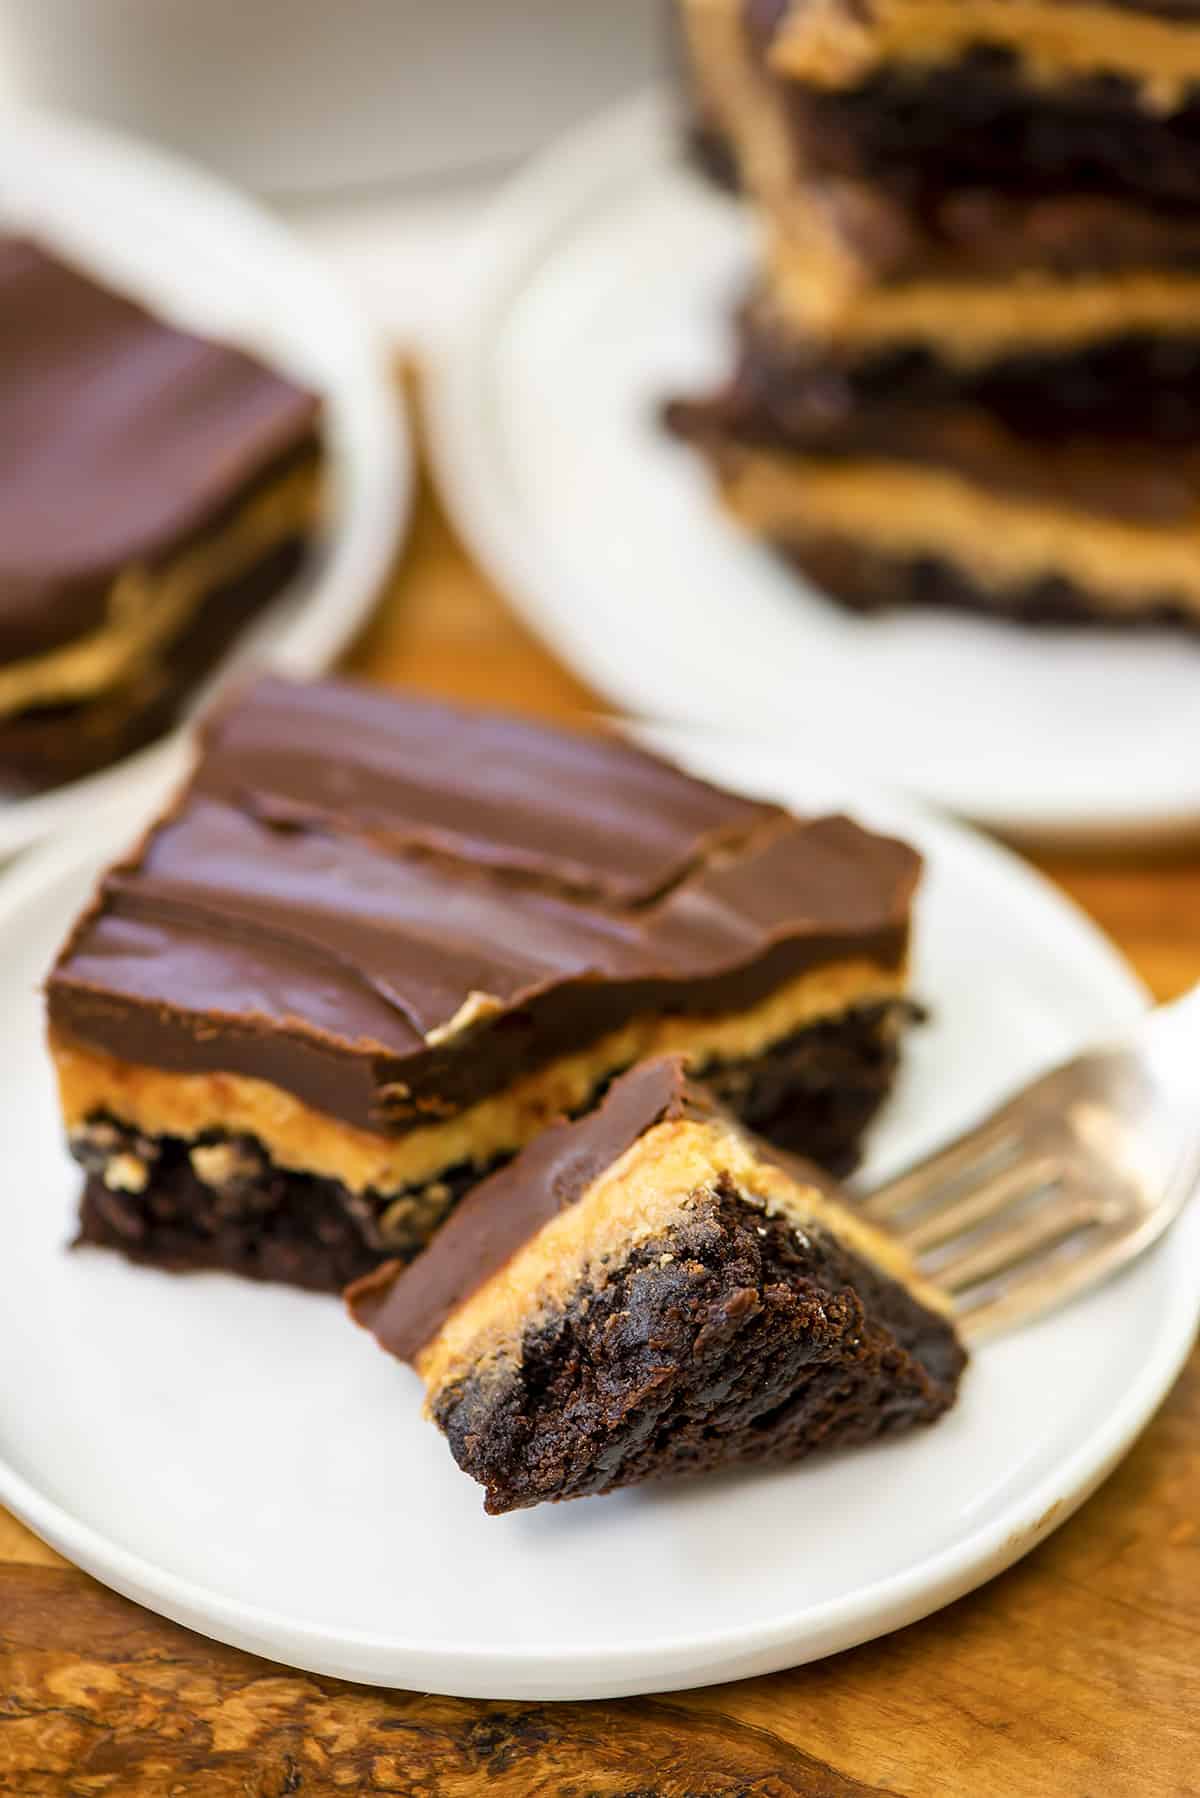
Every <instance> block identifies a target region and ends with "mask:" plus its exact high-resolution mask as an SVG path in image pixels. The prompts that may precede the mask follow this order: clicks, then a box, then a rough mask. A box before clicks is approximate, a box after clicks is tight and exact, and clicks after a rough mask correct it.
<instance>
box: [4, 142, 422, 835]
mask: <svg viewBox="0 0 1200 1798" xmlns="http://www.w3.org/2000/svg"><path fill="white" fill-rule="evenodd" d="M0 227H2V228H3V229H6V230H7V229H10V228H15V229H21V230H25V229H28V230H30V231H32V232H33V233H34V234H36V235H37V236H39V237H41V238H43V239H44V240H46V241H48V242H49V243H51V244H52V245H56V246H59V247H61V248H62V249H63V250H64V251H66V252H68V253H70V254H72V255H74V256H75V258H76V259H77V260H79V261H80V262H81V263H83V264H84V265H85V266H86V267H88V268H90V269H92V270H94V271H95V272H96V273H97V274H99V275H100V276H101V278H105V277H107V278H108V279H109V280H111V281H112V282H113V284H114V285H116V286H119V287H122V288H124V289H126V290H128V291H129V292H131V293H133V294H135V295H136V296H137V297H139V298H142V299H144V300H146V301H148V302H149V303H150V304H151V305H152V306H155V307H159V308H161V309H162V310H163V311H164V312H165V313H167V314H169V315H170V316H171V317H173V318H177V319H178V320H180V322H182V323H184V324H186V325H189V326H191V327H193V328H195V329H197V330H200V331H203V332H210V333H212V334H214V335H217V336H222V337H227V338H229V339H231V340H232V341H236V342H239V343H243V344H245V345H246V346H247V347H248V348H249V349H251V350H252V351H254V352H256V353H257V354H260V355H261V356H263V357H264V358H265V359H266V360H268V361H270V362H272V363H274V364H276V365H277V366H278V367H281V368H284V369H286V370H288V371H289V372H290V373H292V374H294V375H295V376H297V377H298V378H299V379H300V380H302V381H305V382H306V383H308V384H309V385H310V386H312V387H314V388H315V389H316V390H317V391H318V392H320V393H321V394H322V395H323V397H324V400H325V404H326V419H327V425H326V443H327V448H328V452H329V457H330V462H331V474H332V487H333V511H332V517H331V520H330V528H329V533H328V536H327V539H326V542H325V544H324V546H323V548H322V550H321V553H320V556H319V558H318V560H317V563H316V565H315V566H314V567H313V568H311V569H309V570H307V571H306V572H305V573H304V574H303V575H302V576H301V577H300V578H299V579H298V580H297V581H296V582H295V583H294V584H293V586H292V588H291V589H290V590H289V591H288V592H287V593H286V594H283V595H281V596H280V598H279V599H278V600H277V601H276V602H275V603H274V604H273V605H272V606H271V607H270V608H269V610H268V611H267V612H266V613H265V614H264V615H263V617H262V618H261V619H260V620H259V621H258V623H257V624H256V625H255V626H254V627H253V628H252V629H251V630H250V631H249V632H247V634H246V635H245V636H244V637H243V639H242V641H241V643H240V645H239V646H238V648H237V650H236V651H235V652H234V654H233V655H232V656H231V657H230V658H229V659H228V660H227V662H226V664H225V667H224V670H223V674H227V673H228V671H229V670H230V668H232V667H235V666H244V665H245V664H246V663H247V662H248V661H249V660H251V659H254V660H258V661H269V662H270V663H271V664H272V665H274V666H275V667H278V668H282V669H286V670H288V671H290V672H292V673H295V674H317V673H319V672H321V671H322V670H323V669H324V668H326V667H327V666H328V665H329V663H330V662H331V661H332V660H333V658H334V657H335V656H336V655H337V654H338V652H339V651H340V650H342V649H343V648H344V647H345V646H346V645H347V644H348V643H349V642H350V640H351V639H352V638H353V636H354V635H355V633H356V632H357V631H358V629H359V628H360V627H361V626H362V624H363V623H364V622H365V620H366V618H367V616H368V615H369V612H370V610H371V607H372V606H373V604H374V603H375V601H376V600H377V598H378V596H379V592H380V587H381V583H382V582H383V580H384V577H385V576H386V574H387V571H388V568H389V566H390V565H391V561H392V558H393V556H394V555H395V552H396V549H397V546H398V544H399V541H400V536H401V533H402V531H403V529H404V527H405V523H406V520H407V515H408V506H409V494H410V488H411V482H412V469H411V453H410V449H409V441H408V436H407V430H406V426H405V423H404V420H403V417H402V415H401V413H400V410H399V407H398V404H397V400H396V395H395V388H394V383H393V381H392V379H391V377H390V372H389V366H388V360H387V356H386V352H385V351H384V349H383V347H382V345H381V344H380V342H379V341H378V340H377V339H376V337H375V336H374V334H373V332H372V330H371V329H370V327H369V326H368V325H367V324H366V323H365V321H364V320H363V319H362V318H361V317H360V316H359V314H358V313H357V311H356V310H355V309H354V307H353V305H352V304H351V303H350V302H349V301H347V300H346V299H345V298H344V297H343V295H342V293H341V291H340V289H339V287H338V285H337V282H336V280H335V279H334V278H333V277H332V276H331V275H329V274H327V273H326V271H325V269H324V267H323V266H322V264H321V263H320V262H319V261H318V260H317V258H315V257H314V256H313V255H312V254H311V253H310V252H309V251H307V250H305V249H304V248H303V247H302V246H301V245H300V244H299V243H298V242H296V241H295V240H294V239H293V238H292V237H291V236H290V235H289V234H288V233H287V232H286V231H285V230H284V228H283V227H282V226H281V225H279V224H277V223H276V222H275V221H274V220H273V219H272V218H271V217H270V216H269V215H268V214H267V213H265V212H262V211H260V210H259V209H258V208H257V207H256V206H254V205H253V204H251V202H250V201H248V200H244V199H242V198H241V197H240V196H239V195H238V194H236V193H235V192H234V191H233V190H232V189H230V188H227V187H225V186H223V185H222V184H221V183H220V182H218V181H216V180H215V179H213V178H212V177H211V176H209V175H205V174H201V173H200V172H199V171H197V170H195V169H192V168H189V167H188V166H187V164H185V163H183V162H179V161H176V160H175V159H174V158H172V157H169V156H167V155H165V154H163V153H161V152H158V151H152V150H150V149H147V148H146V147H145V146H144V145H142V144H138V143H136V142H134V141H133V140H131V139H126V138H122V137H118V136H116V135H112V134H110V133H108V132H105V131H101V130H99V129H97V128H94V127H91V126H85V125H82V124H79V123H76V122H74V121H71V120H66V119H60V118H57V117H53V116H50V115H47V114H42V113H36V114H35V113H26V112H21V111H15V110H11V109H10V110H7V111H5V113H4V115H3V117H0ZM218 678H221V677H218ZM213 685H214V683H213V682H211V681H210V682H209V683H208V685H207V687H206V688H205V691H204V694H203V695H201V696H199V697H201V698H203V697H206V696H208V695H211V692H212V690H213ZM180 753H181V751H180V747H179V742H178V739H174V740H172V739H168V740H167V742H165V743H160V744H157V745H155V746H154V747H153V748H152V749H150V750H147V751H143V752H142V753H141V754H139V755H137V756H133V757H129V758H127V759H126V760H125V761H124V762H122V763H119V764H117V765H116V766H115V767H113V768H111V769H108V770H105V771H104V772H103V773H101V774H98V775H93V776H90V777H89V778H88V779H86V780H81V781H73V782H71V783H69V784H68V785H65V786H62V787H58V788H56V789H55V790H54V791H52V792H50V793H47V794H45V795H39V796H38V797H36V798H33V799H25V800H18V801H8V802H5V801H0V857H2V856H4V855H7V854H11V853H12V852H13V851H15V850H17V849H21V848H24V847H25V846H26V845H27V844H28V843H31V842H33V841H34V840H35V839H36V838H38V837H41V836H45V835H46V834H47V833H49V832H51V831H56V830H61V829H65V828H67V827H68V826H74V825H76V824H77V823H78V822H79V820H81V819H83V818H86V817H87V816H88V815H89V814H90V812H91V811H92V809H93V808H94V807H95V806H96V805H97V804H100V803H102V802H103V801H104V800H105V799H106V798H107V797H108V796H109V795H110V794H111V793H113V792H115V791H116V790H118V789H120V788H122V787H124V786H125V785H126V784H127V783H129V782H130V781H136V782H140V781H141V780H142V779H143V778H153V776H154V774H155V772H156V770H157V768H158V765H159V764H160V763H163V764H165V763H166V762H167V761H170V760H173V761H174V762H176V763H178V761H179V757H180Z"/></svg>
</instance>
